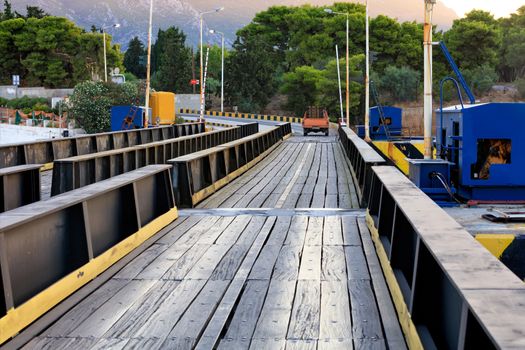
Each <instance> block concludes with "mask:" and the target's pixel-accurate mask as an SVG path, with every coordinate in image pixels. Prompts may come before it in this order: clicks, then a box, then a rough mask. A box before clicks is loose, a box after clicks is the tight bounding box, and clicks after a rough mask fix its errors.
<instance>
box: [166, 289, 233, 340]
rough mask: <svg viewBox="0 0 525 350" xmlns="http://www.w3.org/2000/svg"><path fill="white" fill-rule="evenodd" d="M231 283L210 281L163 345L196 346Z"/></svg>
mask: <svg viewBox="0 0 525 350" xmlns="http://www.w3.org/2000/svg"><path fill="white" fill-rule="evenodd" d="M229 284H230V282H229V281H208V282H207V283H206V285H205V286H204V288H203V289H202V291H201V292H200V293H199V295H198V296H197V297H196V298H195V300H194V301H193V302H192V304H191V305H190V307H189V308H188V309H187V310H186V312H185V313H184V314H183V315H182V317H181V318H180V320H179V321H178V322H177V324H176V325H175V327H174V328H173V329H172V330H171V332H170V333H169V335H168V337H167V339H166V341H165V342H164V344H163V347H165V348H170V349H178V348H186V345H190V347H188V348H192V347H193V346H195V344H196V342H197V341H198V339H199V337H200V334H202V332H203V331H204V327H205V326H206V323H207V322H208V320H209V319H210V318H211V316H212V315H213V312H214V311H215V309H216V307H217V304H218V303H219V301H220V300H221V298H222V296H223V295H224V292H225V291H226V289H227V288H228V285H229Z"/></svg>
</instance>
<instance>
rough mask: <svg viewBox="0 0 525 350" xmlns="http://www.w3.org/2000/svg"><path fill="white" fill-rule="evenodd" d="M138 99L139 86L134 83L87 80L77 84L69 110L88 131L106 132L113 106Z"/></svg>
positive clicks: (127, 103)
mask: <svg viewBox="0 0 525 350" xmlns="http://www.w3.org/2000/svg"><path fill="white" fill-rule="evenodd" d="M136 100H137V86H136V85H135V84H133V83H124V84H120V85H117V84H114V83H103V82H93V81H85V82H83V83H80V84H77V86H75V89H74V91H73V95H72V96H71V98H70V107H69V108H68V111H69V114H70V117H72V118H73V119H75V120H76V121H77V122H78V124H79V125H80V126H81V127H82V128H83V129H84V130H86V132H87V133H97V132H104V131H108V130H109V128H110V109H111V107H112V106H116V105H131V104H134V103H135V101H136Z"/></svg>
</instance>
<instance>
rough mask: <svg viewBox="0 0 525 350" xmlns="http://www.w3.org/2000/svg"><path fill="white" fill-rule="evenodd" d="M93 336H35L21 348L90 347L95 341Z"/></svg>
mask: <svg viewBox="0 0 525 350" xmlns="http://www.w3.org/2000/svg"><path fill="white" fill-rule="evenodd" d="M96 341H97V340H96V339H93V338H48V337H37V338H35V339H33V340H32V341H31V342H29V343H28V344H27V345H26V346H24V347H23V349H26V350H29V349H35V350H37V349H49V350H55V349H56V350H69V349H90V348H91V347H92V346H93V345H94V344H95V342H96Z"/></svg>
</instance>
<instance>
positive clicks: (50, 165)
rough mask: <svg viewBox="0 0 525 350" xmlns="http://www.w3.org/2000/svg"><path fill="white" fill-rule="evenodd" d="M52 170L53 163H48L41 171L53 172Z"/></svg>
mask: <svg viewBox="0 0 525 350" xmlns="http://www.w3.org/2000/svg"><path fill="white" fill-rule="evenodd" d="M51 169H53V162H51V163H46V164H44V165H42V166H41V167H40V171H48V170H51Z"/></svg>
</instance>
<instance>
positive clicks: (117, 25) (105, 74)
mask: <svg viewBox="0 0 525 350" xmlns="http://www.w3.org/2000/svg"><path fill="white" fill-rule="evenodd" d="M119 27H120V24H119V23H115V24H112V25H110V26H105V27H102V28H100V31H101V32H102V40H103V41H104V81H105V82H106V83H107V82H108V63H107V58H106V29H108V28H119Z"/></svg>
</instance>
